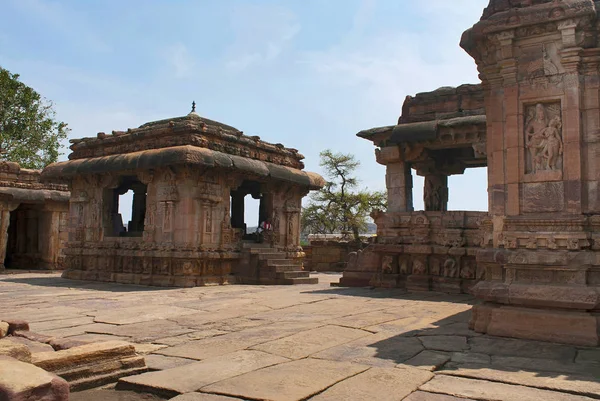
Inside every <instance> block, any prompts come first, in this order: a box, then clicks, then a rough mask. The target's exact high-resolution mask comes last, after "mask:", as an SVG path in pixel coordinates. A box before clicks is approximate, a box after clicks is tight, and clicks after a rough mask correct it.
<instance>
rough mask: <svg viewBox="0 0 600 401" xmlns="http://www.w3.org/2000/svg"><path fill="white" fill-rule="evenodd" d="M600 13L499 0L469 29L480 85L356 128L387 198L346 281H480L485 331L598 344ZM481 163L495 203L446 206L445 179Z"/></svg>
mask: <svg viewBox="0 0 600 401" xmlns="http://www.w3.org/2000/svg"><path fill="white" fill-rule="evenodd" d="M599 12H600V7H599V6H598V3H597V2H594V1H592V0H491V1H490V3H489V6H488V7H487V8H486V9H485V11H484V13H483V16H482V18H481V20H480V21H479V22H478V23H477V24H475V25H474V26H473V28H471V29H469V30H467V31H466V32H465V33H464V34H463V37H462V40H461V46H462V47H463V49H465V50H466V51H467V52H468V53H469V54H470V55H471V56H472V57H473V58H474V59H475V62H476V63H477V66H478V69H479V72H480V78H481V80H482V84H481V85H476V86H468V85H467V86H461V87H459V88H442V89H440V90H437V91H435V92H431V93H424V94H419V95H417V96H415V97H414V98H411V97H409V98H407V100H406V102H405V104H404V108H403V110H402V116H401V117H400V120H399V122H398V124H397V125H394V126H389V127H381V128H374V129H370V130H366V131H363V132H361V133H359V134H358V135H359V136H360V137H362V138H365V139H368V140H370V141H372V142H373V143H374V144H375V146H377V148H378V149H377V151H376V155H377V161H378V162H379V163H381V164H383V165H385V166H386V168H387V175H386V181H387V188H388V196H389V209H388V210H387V212H385V213H381V212H378V213H375V214H374V215H373V217H374V219H375V221H376V222H377V224H378V239H377V243H375V244H373V245H371V246H370V247H368V248H366V249H365V250H363V251H362V252H358V253H355V254H352V255H351V256H350V261H349V264H348V268H347V269H346V271H345V272H344V277H343V278H342V280H341V285H374V286H391V287H403V288H408V289H420V290H443V291H450V292H467V291H470V292H472V293H473V294H475V296H476V297H477V298H479V300H481V303H480V304H478V305H476V306H474V308H473V316H472V319H471V323H470V325H471V327H472V328H473V329H474V330H476V331H478V332H482V333H488V334H491V335H497V336H508V337H520V338H528V339H538V340H546V341H555V342H565V343H571V344H578V345H592V346H597V345H600V340H599V337H600V188H599V183H600V168H599V167H600V166H599V165H598V160H599V158H598V154H599V152H600V134H599V132H600V73H599V66H600V42H599V33H600V26H599V23H600V18H599V15H598V13H599ZM481 166H487V168H488V194H489V213H476V212H462V211H448V210H447V201H448V196H449V193H448V187H447V178H448V176H450V175H453V174H461V173H462V172H463V171H464V170H465V168H469V167H481ZM411 169H414V170H416V172H417V174H419V175H422V176H424V177H425V188H424V201H425V211H422V212H416V211H414V210H413V207H412V178H411V177H412V176H411Z"/></svg>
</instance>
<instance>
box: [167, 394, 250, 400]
mask: <svg viewBox="0 0 600 401" xmlns="http://www.w3.org/2000/svg"><path fill="white" fill-rule="evenodd" d="M169 401H240V399H239V398H231V397H226V396H224V395H215V394H204V393H187V394H182V395H178V396H177V397H175V398H171V399H170V400H169Z"/></svg>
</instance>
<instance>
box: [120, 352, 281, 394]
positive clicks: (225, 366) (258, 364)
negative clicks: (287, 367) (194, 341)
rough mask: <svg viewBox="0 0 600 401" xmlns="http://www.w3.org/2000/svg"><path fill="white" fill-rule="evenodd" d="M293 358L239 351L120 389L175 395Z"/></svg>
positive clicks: (124, 383) (129, 381) (124, 382)
mask: <svg viewBox="0 0 600 401" xmlns="http://www.w3.org/2000/svg"><path fill="white" fill-rule="evenodd" d="M287 361H289V359H286V358H282V357H279V356H276V355H269V354H266V353H264V352H260V351H239V352H235V353H231V354H228V355H223V356H220V357H216V358H211V359H207V360H205V361H202V362H193V363H191V364H187V365H183V366H179V367H176V368H172V369H167V370H162V371H159V372H150V373H143V374H141V375H137V376H130V377H126V378H122V379H120V380H119V384H118V388H120V389H125V390H135V391H140V392H150V393H153V394H157V395H163V396H164V395H166V396H168V397H173V396H175V395H177V394H185V393H191V392H194V391H197V390H199V389H201V388H202V387H204V386H207V385H209V384H212V383H216V382H220V381H222V380H225V379H229V378H231V377H234V376H239V375H242V374H244V373H248V372H251V371H254V370H257V369H261V368H265V367H267V366H271V365H276V364H280V363H283V362H287Z"/></svg>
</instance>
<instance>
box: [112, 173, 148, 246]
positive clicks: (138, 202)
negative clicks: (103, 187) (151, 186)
mask: <svg viewBox="0 0 600 401" xmlns="http://www.w3.org/2000/svg"><path fill="white" fill-rule="evenodd" d="M147 195H148V186H147V185H145V184H143V183H141V182H140V181H139V180H138V179H137V178H135V177H124V178H123V179H122V182H121V185H119V187H117V188H116V189H112V190H107V191H106V193H105V197H106V198H108V199H105V202H106V204H108V208H107V212H108V216H107V220H105V236H107V237H141V236H142V235H143V233H144V220H145V218H146V197H147ZM125 210H131V214H130V215H131V220H129V221H128V222H127V224H124V222H123V214H124V212H125Z"/></svg>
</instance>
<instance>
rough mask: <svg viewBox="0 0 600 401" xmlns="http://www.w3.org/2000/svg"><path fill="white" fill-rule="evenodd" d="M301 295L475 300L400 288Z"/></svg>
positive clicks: (333, 289) (332, 290)
mask: <svg viewBox="0 0 600 401" xmlns="http://www.w3.org/2000/svg"><path fill="white" fill-rule="evenodd" d="M300 293H301V294H313V295H340V296H348V297H366V298H377V299H398V300H401V299H402V300H411V301H432V302H436V301H438V302H448V303H458V304H473V303H474V302H475V298H474V297H473V296H472V295H469V294H445V293H439V292H409V291H406V290H404V289H401V288H392V289H383V288H375V287H373V288H371V287H331V288H326V289H319V290H310V291H301V292H300Z"/></svg>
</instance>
